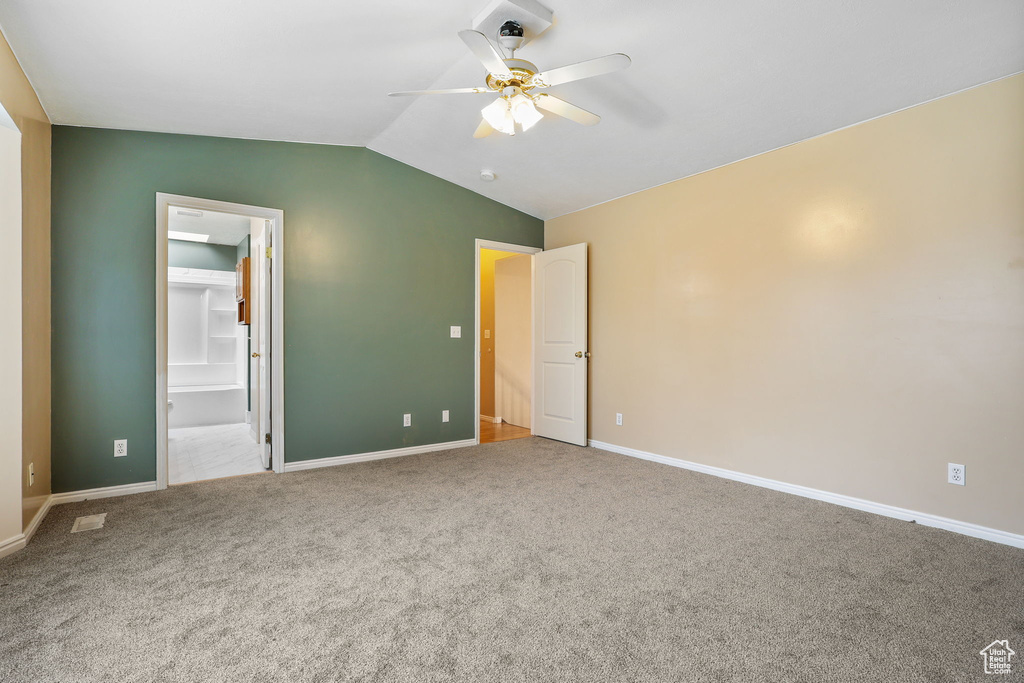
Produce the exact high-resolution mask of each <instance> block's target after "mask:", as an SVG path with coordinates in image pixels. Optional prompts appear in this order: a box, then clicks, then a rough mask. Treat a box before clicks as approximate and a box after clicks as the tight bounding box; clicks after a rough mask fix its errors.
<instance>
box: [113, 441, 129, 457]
mask: <svg viewBox="0 0 1024 683" xmlns="http://www.w3.org/2000/svg"><path fill="white" fill-rule="evenodd" d="M126 455H128V439H114V457H115V458H123V457H124V456H126Z"/></svg>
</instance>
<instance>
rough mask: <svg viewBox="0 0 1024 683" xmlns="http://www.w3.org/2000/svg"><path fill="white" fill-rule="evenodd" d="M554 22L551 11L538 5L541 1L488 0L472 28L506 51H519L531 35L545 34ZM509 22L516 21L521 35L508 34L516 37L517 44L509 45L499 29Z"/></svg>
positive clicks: (510, 37)
mask: <svg viewBox="0 0 1024 683" xmlns="http://www.w3.org/2000/svg"><path fill="white" fill-rule="evenodd" d="M553 21H554V14H553V13H552V12H551V10H549V9H548V8H547V7H545V6H544V5H542V4H541V2H540V0H490V2H488V3H487V6H486V7H484V8H483V10H482V11H481V12H480V13H479V14H478V15H477V16H476V18H475V19H474V20H473V24H472V28H473V30H474V31H479V32H480V33H482V34H484V35H485V36H487V37H488V38H489V39H491V40H497V41H498V42H499V43H500V44H501V46H502V48H504V49H506V50H512V49H515V50H519V49H521V48H522V47H523V46H524V45H526V44H527V43H529V42H530V41H532V40H533V39H534V38H536V37H537V36H539V35H540V34H541V33H544V31H546V30H547V29H548V27H549V26H551V23H552V22H553ZM509 22H515V23H516V24H519V28H520V29H522V35H521V40H520V36H508V37H507V38H509V39H515V40H519V43H518V45H515V46H513V47H509V46H507V45H505V43H503V42H501V41H503V40H505V38H506V37H505V36H503V35H502V33H501V29H502V28H503V27H504V26H505V25H506V24H508V23H509Z"/></svg>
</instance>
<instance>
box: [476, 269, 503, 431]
mask: <svg viewBox="0 0 1024 683" xmlns="http://www.w3.org/2000/svg"><path fill="white" fill-rule="evenodd" d="M508 255H509V254H508V252H506V251H495V250H493V249H481V250H480V415H487V416H488V417H494V262H495V261H497V260H498V259H502V258H505V257H506V256H508ZM487 330H489V331H490V335H491V336H490V338H488V339H484V332H485V331H487ZM477 417H479V416H477Z"/></svg>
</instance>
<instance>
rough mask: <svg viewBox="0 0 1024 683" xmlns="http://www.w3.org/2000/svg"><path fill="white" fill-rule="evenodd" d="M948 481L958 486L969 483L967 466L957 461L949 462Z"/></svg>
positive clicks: (947, 469)
mask: <svg viewBox="0 0 1024 683" xmlns="http://www.w3.org/2000/svg"><path fill="white" fill-rule="evenodd" d="M946 481H947V482H949V483H950V484H956V485H957V486H964V485H965V484H966V483H967V468H966V467H964V466H963V465H957V464H956V463H953V462H951V463H948V464H947V467H946Z"/></svg>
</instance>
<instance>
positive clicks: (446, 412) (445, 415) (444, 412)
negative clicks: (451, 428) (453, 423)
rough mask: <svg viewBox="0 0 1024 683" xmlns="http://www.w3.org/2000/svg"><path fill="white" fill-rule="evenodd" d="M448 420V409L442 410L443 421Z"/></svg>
mask: <svg viewBox="0 0 1024 683" xmlns="http://www.w3.org/2000/svg"><path fill="white" fill-rule="evenodd" d="M447 421H448V411H447V410H442V411H441V422H447Z"/></svg>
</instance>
